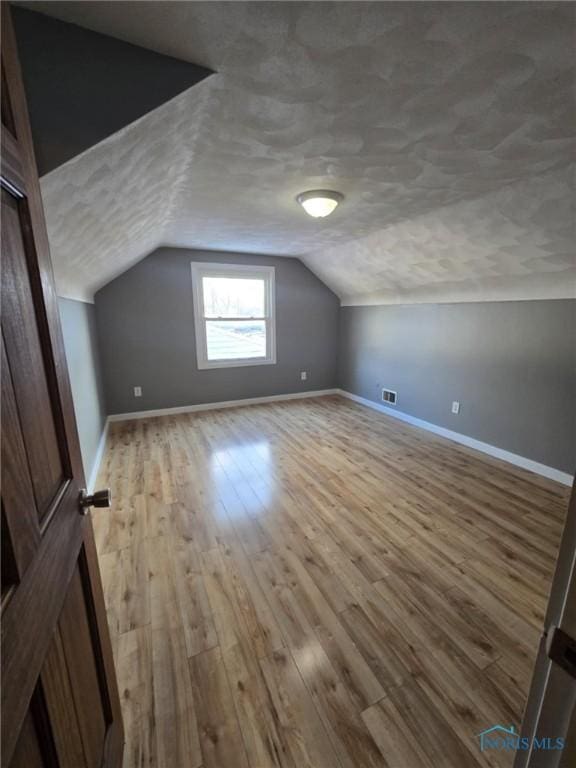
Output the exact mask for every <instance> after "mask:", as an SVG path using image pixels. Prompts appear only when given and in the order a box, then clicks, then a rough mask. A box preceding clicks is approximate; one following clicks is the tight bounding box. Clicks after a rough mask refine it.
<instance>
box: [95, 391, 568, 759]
mask: <svg viewBox="0 0 576 768" xmlns="http://www.w3.org/2000/svg"><path fill="white" fill-rule="evenodd" d="M99 485H100V487H102V486H106V485H109V486H110V487H111V489H112V493H113V499H114V504H113V508H112V510H111V511H108V510H97V511H96V512H95V513H94V515H93V520H94V525H95V532H96V540H97V545H98V551H99V556H100V563H101V568H102V577H103V583H104V591H105V598H106V605H107V609H108V618H109V624H110V630H111V633H112V640H113V646H114V653H115V659H116V666H117V672H118V678H119V685H120V695H121V699H122V706H123V713H124V719H125V728H126V740H127V741H126V750H125V766H127V767H128V766H129V767H130V768H132V767H135V766H138V767H139V768H144V767H145V766H155V767H156V766H158V767H159V768H199V766H203V768H248V767H250V768H268V767H269V766H270V767H276V768H278V767H279V766H282V767H283V768H284V767H287V768H288V767H289V768H364V766H389V768H420V766H423V767H429V768H445V767H446V768H451V767H452V766H453V767H454V768H467V767H468V766H470V767H471V768H472V767H475V766H509V765H511V755H508V754H506V753H498V752H491V753H488V752H487V753H481V752H480V750H479V745H478V738H477V734H478V733H479V732H480V731H482V730H483V729H485V728H487V727H490V726H491V725H494V724H496V723H503V724H506V725H509V724H514V725H516V726H519V724H520V720H521V715H522V709H523V705H524V701H525V696H526V691H527V686H528V682H529V678H530V672H531V665H532V662H533V659H534V654H535V648H536V644H537V639H538V634H539V628H540V627H541V624H542V619H543V612H544V608H545V605H546V598H547V592H548V589H549V584H550V579H551V573H552V569H553V564H554V559H555V554H556V549H557V546H558V542H559V536H560V532H561V525H562V521H563V518H564V513H565V508H566V503H567V495H568V494H567V490H566V489H564V488H562V487H561V486H558V485H556V484H555V483H553V482H551V481H548V480H545V479H542V478H539V477H537V476H536V475H532V474H530V473H528V472H524V471H523V470H519V469H516V468H514V467H512V466H511V465H508V464H504V463H502V462H498V461H496V460H492V459H490V458H488V457H485V456H483V455H482V454H478V453H475V452H473V451H470V450H467V449H465V448H461V447H459V446H456V445H455V444H454V443H450V442H449V441H446V440H443V439H441V438H437V437H434V436H432V435H430V434H428V433H426V432H423V431H421V430H418V429H416V428H414V427H410V426H408V425H405V424H402V423H401V422H398V421H395V420H394V419H391V418H388V417H386V416H383V415H380V414H376V413H374V412H373V411H370V410H368V409H365V408H363V407H362V406H358V405H355V404H352V403H350V402H349V401H347V400H344V399H342V398H339V397H326V398H318V399H310V400H302V401H290V402H285V403H278V404H269V405H263V406H251V407H245V408H237V409H233V410H232V409H231V410H222V411H212V412H203V413H194V414H183V415H178V416H173V417H162V418H154V419H148V420H142V421H132V422H124V423H116V424H112V425H111V431H110V435H109V441H108V447H107V451H106V455H105V459H104V462H103V465H102V469H101V472H100V478H99Z"/></svg>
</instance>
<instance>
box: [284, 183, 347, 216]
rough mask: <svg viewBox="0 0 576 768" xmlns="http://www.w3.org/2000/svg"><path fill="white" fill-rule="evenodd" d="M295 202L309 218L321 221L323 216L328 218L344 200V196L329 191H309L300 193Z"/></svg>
mask: <svg viewBox="0 0 576 768" xmlns="http://www.w3.org/2000/svg"><path fill="white" fill-rule="evenodd" d="M296 200H297V201H298V202H299V203H300V205H301V206H302V208H304V210H305V211H306V213H307V214H308V215H309V216H313V217H314V218H315V219H323V218H324V217H325V216H330V214H331V213H332V211H334V209H335V208H336V206H337V205H338V204H339V203H341V202H342V200H344V195H341V194H340V192H333V191H332V190H330V189H311V190H310V191H308V192H302V193H301V194H300V195H298V197H297V198H296Z"/></svg>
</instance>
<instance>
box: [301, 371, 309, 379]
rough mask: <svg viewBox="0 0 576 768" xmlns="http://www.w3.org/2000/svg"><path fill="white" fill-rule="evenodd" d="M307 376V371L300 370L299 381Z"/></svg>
mask: <svg viewBox="0 0 576 768" xmlns="http://www.w3.org/2000/svg"><path fill="white" fill-rule="evenodd" d="M307 378H308V371H300V381H306V379H307Z"/></svg>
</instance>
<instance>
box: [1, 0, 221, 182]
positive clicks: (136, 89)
mask: <svg viewBox="0 0 576 768" xmlns="http://www.w3.org/2000/svg"><path fill="white" fill-rule="evenodd" d="M12 18H13V20H14V30H15V33H16V40H17V44H18V57H19V59H20V65H21V67H22V76H23V78H24V87H25V89H26V101H27V103H28V112H29V114H30V124H31V128H32V137H33V139H34V149H35V152H36V162H37V164H38V172H39V175H40V176H43V175H44V174H45V173H48V172H49V171H52V170H53V169H54V168H57V167H58V166H59V165H62V163H65V162H66V161H67V160H70V159H71V158H72V157H74V156H75V155H78V154H80V152H83V151H84V150H86V149H88V148H89V147H92V146H94V144H97V143H98V142H99V141H102V140H103V139H105V138H106V137H107V136H110V135H112V134H113V133H115V132H116V131H119V130H120V129H121V128H123V127H124V126H125V125H128V124H129V123H132V122H133V121H134V120H137V119H138V118H139V117H142V115H145V114H146V113H148V112H151V111H152V110H153V109H156V107H158V106H160V104H163V103H164V102H166V101H168V100H169V99H171V98H173V97H174V96H176V95H177V94H179V93H181V92H182V91H184V90H186V89H187V88H190V87H191V86H193V85H195V84H196V83H198V82H199V81H200V80H203V79H204V78H205V77H207V76H208V75H210V74H211V70H209V69H205V68H204V67H200V66H197V65H195V64H191V63H190V62H187V61H180V60H179V59H174V58H172V57H171V56H164V55H162V54H160V53H155V52H154V51H150V50H148V49H146V48H141V47H140V46H138V45H131V44H130V43H126V42H125V41H124V40H118V39H116V38H114V37H109V36H108V35H101V34H99V33H98V32H93V31H92V30H90V29H84V28H83V27H78V26H77V25H76V24H68V23H67V22H65V21H60V20H58V19H53V18H51V17H49V16H45V15H44V14H42V13H35V12H34V11H30V10H27V9H25V8H18V7H15V6H12Z"/></svg>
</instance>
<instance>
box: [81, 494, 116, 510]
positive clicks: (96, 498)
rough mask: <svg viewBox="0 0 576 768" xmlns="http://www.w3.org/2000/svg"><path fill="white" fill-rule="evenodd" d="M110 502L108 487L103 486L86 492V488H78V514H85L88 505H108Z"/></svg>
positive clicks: (88, 507) (110, 496)
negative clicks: (91, 491)
mask: <svg viewBox="0 0 576 768" xmlns="http://www.w3.org/2000/svg"><path fill="white" fill-rule="evenodd" d="M111 504H112V493H111V492H110V488H104V489H102V490H101V491H95V492H94V493H91V494H88V493H86V489H85V488H82V489H81V490H80V514H81V515H87V514H88V510H89V509H90V507H109V506H110V505H111Z"/></svg>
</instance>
